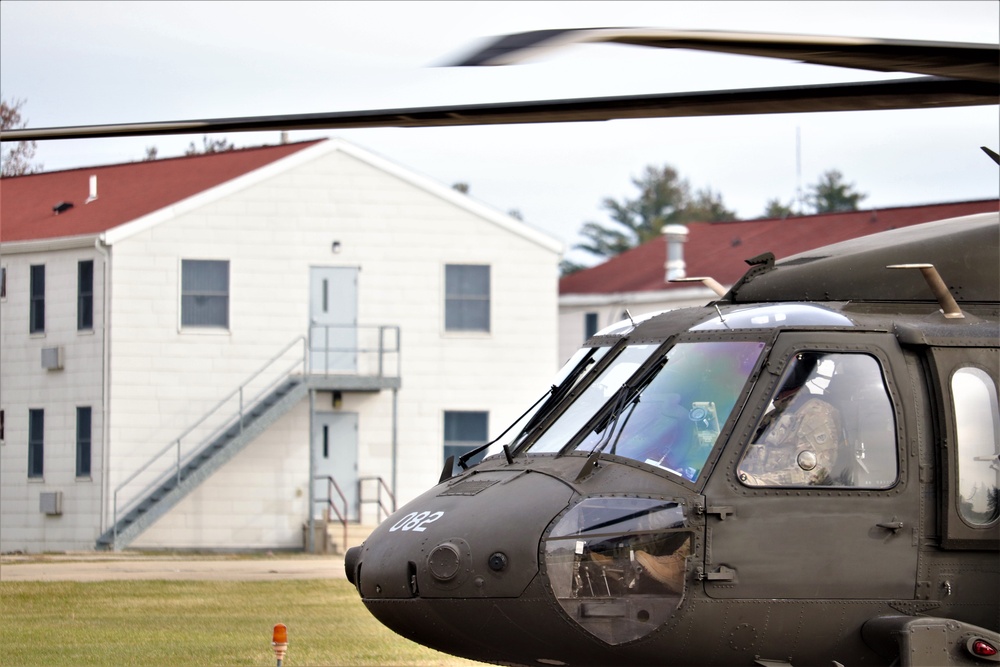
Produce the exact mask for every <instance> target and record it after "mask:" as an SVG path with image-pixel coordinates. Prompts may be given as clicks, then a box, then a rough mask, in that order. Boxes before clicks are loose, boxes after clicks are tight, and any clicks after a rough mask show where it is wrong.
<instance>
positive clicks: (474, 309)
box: [444, 264, 490, 332]
mask: <svg viewBox="0 0 1000 667" xmlns="http://www.w3.org/2000/svg"><path fill="white" fill-rule="evenodd" d="M444 283H445V288H444V290H445V304H444V328H445V331H485V332H488V331H489V330H490V267H489V266H476V265H467V264H448V265H447V266H445V275H444Z"/></svg>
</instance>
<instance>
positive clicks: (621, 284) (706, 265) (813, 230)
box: [559, 199, 1000, 294]
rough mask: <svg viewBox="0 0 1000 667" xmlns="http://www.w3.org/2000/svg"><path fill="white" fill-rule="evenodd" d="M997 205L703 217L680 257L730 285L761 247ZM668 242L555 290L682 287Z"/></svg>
mask: <svg viewBox="0 0 1000 667" xmlns="http://www.w3.org/2000/svg"><path fill="white" fill-rule="evenodd" d="M997 210H1000V200H997V199H986V200H981V201H969V202H956V203H951V204H929V205H924V206H905V207H898V208H885V209H878V210H866V211H849V212H846V213H825V214H822V215H809V216H802V217H795V218H786V219H775V218H770V219H763V220H746V221H739V222H710V223H706V222H702V223H696V224H691V225H688V240H687V242H686V243H685V244H684V260H685V262H686V264H687V268H686V272H687V275H689V276H698V277H701V276H710V277H712V278H715V279H716V280H718V281H719V282H720V283H722V284H723V285H732V284H733V283H735V282H736V281H737V280H739V279H740V277H741V276H742V275H743V274H744V273H746V270H747V264H746V262H745V260H747V259H750V258H751V257H755V256H757V255H759V254H761V253H764V252H772V253H774V256H775V258H777V259H781V258H783V257H789V256H791V255H795V254H797V253H800V252H805V251H806V250H812V249H813V248H819V247H821V246H825V245H829V244H831V243H836V242H839V241H846V240H848V239H852V238H857V237H859V236H867V235H868V234H874V233H876V232H881V231H885V230H888V229H895V228H897V227H907V226H909V225H917V224H920V223H924V222H931V221H933V220H943V219H945V218H954V217H958V216H963V215H971V214H973V213H986V212H993V211H997ZM666 256H667V244H666V240H665V239H663V238H657V239H653V240H651V241H648V242H646V243H644V244H642V245H641V246H639V247H637V248H633V249H631V250H628V251H626V252H623V253H622V254H620V255H618V256H616V257H613V258H612V259H609V260H608V261H606V262H604V263H603V264H599V265H597V266H595V267H593V268H590V269H584V270H582V271H577V272H576V273H572V274H570V275H568V276H565V277H564V278H562V279H561V280H560V281H559V293H560V294H618V293H623V292H643V291H658V290H666V289H682V288H685V287H689V286H690V285H689V284H687V283H668V282H666V281H665V273H666V271H665V269H664V264H665V262H666Z"/></svg>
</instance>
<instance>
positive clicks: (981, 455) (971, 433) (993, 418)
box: [951, 368, 1000, 526]
mask: <svg viewBox="0 0 1000 667" xmlns="http://www.w3.org/2000/svg"><path fill="white" fill-rule="evenodd" d="M951 393H952V400H953V403H954V410H955V432H956V439H957V441H958V493H959V496H958V508H959V512H960V513H961V516H962V519H964V520H965V521H966V522H967V523H970V524H972V525H974V526H983V525H986V524H990V523H993V522H994V521H996V520H997V518H998V517H1000V506H998V503H997V498H998V497H1000V490H998V489H1000V428H998V424H997V421H998V407H997V390H996V386H995V385H994V384H993V380H992V379H991V378H990V376H989V375H988V374H987V373H986V372H985V371H983V370H982V369H980V368H960V369H958V370H957V371H956V372H955V374H954V375H953V376H952V378H951Z"/></svg>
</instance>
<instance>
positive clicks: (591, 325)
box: [583, 313, 597, 340]
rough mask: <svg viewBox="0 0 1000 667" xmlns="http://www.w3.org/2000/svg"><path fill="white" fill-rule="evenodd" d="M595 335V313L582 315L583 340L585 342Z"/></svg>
mask: <svg viewBox="0 0 1000 667" xmlns="http://www.w3.org/2000/svg"><path fill="white" fill-rule="evenodd" d="M595 333H597V313H584V315H583V339H584V340H587V339H588V338H590V337H591V336H593V335H594V334H595Z"/></svg>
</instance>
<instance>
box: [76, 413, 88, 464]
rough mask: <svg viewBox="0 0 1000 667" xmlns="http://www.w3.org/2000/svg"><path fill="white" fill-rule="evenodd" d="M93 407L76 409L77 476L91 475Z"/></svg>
mask: <svg viewBox="0 0 1000 667" xmlns="http://www.w3.org/2000/svg"><path fill="white" fill-rule="evenodd" d="M90 418H91V409H90V408H89V407H87V408H77V409H76V476H77V477H90V433H91V428H90Z"/></svg>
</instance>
